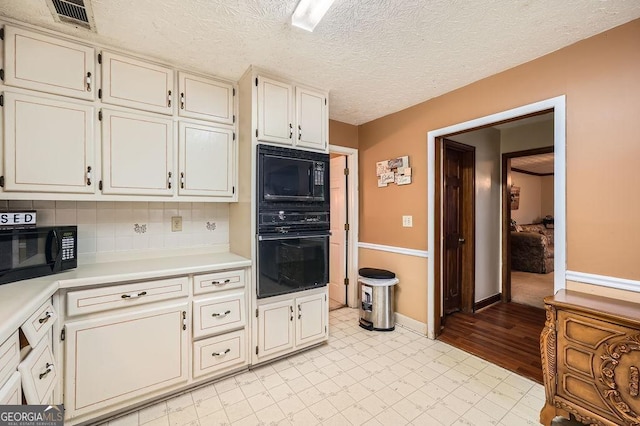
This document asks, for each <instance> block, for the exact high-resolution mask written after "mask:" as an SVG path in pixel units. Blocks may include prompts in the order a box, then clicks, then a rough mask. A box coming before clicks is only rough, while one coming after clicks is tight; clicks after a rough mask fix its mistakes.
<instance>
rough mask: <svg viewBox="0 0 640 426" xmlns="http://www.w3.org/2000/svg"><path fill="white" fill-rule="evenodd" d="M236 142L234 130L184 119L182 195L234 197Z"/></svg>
mask: <svg viewBox="0 0 640 426" xmlns="http://www.w3.org/2000/svg"><path fill="white" fill-rule="evenodd" d="M235 144H236V142H235V134H234V132H233V130H231V129H226V128H220V127H213V126H202V125H198V124H193V123H185V122H180V137H179V154H178V157H179V161H180V176H179V186H178V194H180V195H205V196H214V197H232V196H233V194H234V192H235V191H234V176H235V168H234V164H235V151H236V149H235Z"/></svg>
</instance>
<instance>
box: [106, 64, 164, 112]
mask: <svg viewBox="0 0 640 426" xmlns="http://www.w3.org/2000/svg"><path fill="white" fill-rule="evenodd" d="M172 91H173V70H172V69H170V68H165V67H161V66H159V65H154V64H151V63H148V62H143V61H139V60H137V59H133V58H129V57H127V56H122V55H118V54H115V53H111V52H102V102H104V103H107V104H113V105H122V106H126V107H131V108H138V109H144V110H147V111H152V112H159V113H162V114H171V112H172V111H173V106H172V103H173V98H174V96H173V93H172Z"/></svg>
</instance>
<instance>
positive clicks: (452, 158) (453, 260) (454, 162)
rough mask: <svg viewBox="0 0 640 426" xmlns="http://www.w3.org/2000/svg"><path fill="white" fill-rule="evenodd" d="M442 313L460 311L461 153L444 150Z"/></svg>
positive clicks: (462, 242)
mask: <svg viewBox="0 0 640 426" xmlns="http://www.w3.org/2000/svg"><path fill="white" fill-rule="evenodd" d="M444 158H445V160H444V211H443V214H444V215H443V217H444V223H443V228H444V268H443V272H444V277H443V278H444V280H443V283H444V285H443V287H444V288H443V290H444V291H443V293H444V294H443V296H444V313H445V315H446V314H450V313H452V312H456V311H459V310H461V308H462V245H463V244H464V237H463V233H462V209H463V182H464V180H463V176H462V173H463V153H462V152H461V151H460V150H457V149H452V148H451V147H449V146H446V147H445V156H444Z"/></svg>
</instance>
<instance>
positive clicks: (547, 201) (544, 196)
mask: <svg viewBox="0 0 640 426" xmlns="http://www.w3.org/2000/svg"><path fill="white" fill-rule="evenodd" d="M553 185H554V179H553V175H551V176H541V177H540V216H541V217H545V216H547V215H548V216H553V212H554V206H555V204H554V200H553V194H554V187H553Z"/></svg>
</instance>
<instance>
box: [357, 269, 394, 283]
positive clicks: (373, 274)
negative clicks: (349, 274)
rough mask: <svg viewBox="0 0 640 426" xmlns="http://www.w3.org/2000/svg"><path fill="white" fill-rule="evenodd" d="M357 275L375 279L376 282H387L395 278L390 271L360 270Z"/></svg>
mask: <svg viewBox="0 0 640 426" xmlns="http://www.w3.org/2000/svg"><path fill="white" fill-rule="evenodd" d="M358 273H359V274H360V276H362V277H365V278H375V279H378V280H388V279H391V278H395V277H396V274H394V273H393V272H391V271H387V270H386V269H376V268H360V270H359V271H358Z"/></svg>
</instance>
